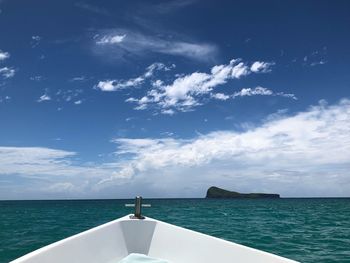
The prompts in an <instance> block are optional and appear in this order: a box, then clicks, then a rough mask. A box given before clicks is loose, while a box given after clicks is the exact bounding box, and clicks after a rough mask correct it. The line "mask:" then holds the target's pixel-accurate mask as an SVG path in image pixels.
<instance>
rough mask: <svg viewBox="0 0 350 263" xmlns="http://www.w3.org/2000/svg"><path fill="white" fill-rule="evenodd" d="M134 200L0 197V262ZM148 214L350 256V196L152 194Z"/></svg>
mask: <svg viewBox="0 0 350 263" xmlns="http://www.w3.org/2000/svg"><path fill="white" fill-rule="evenodd" d="M132 202H133V200H84V201H81V200H70V201H0V262H8V261H10V260H13V259H15V258H17V257H19V256H22V255H24V254H26V253H28V252H31V251H32V250H34V249H37V248H40V247H42V246H45V245H47V244H50V243H52V242H54V241H57V240H60V239H62V238H65V237H68V236H71V235H73V234H77V233H79V232H81V231H84V230H87V229H89V228H92V227H95V226H98V225H100V224H103V223H106V222H108V221H110V220H113V219H116V218H119V217H121V216H124V215H126V214H129V213H132V212H133V208H128V207H125V206H124V204H125V203H132ZM144 203H150V204H151V205H152V207H151V208H144V209H143V212H144V214H145V215H146V216H149V217H153V218H156V219H159V220H162V221H165V222H168V223H171V224H175V225H178V226H182V227H185V228H189V229H192V230H195V231H199V232H202V233H205V234H209V235H212V236H216V237H219V238H223V239H227V240H230V241H233V242H237V243H240V244H243V245H247V246H250V247H254V248H257V249H261V250H264V251H267V252H271V253H274V254H277V255H280V256H284V257H288V258H291V259H294V260H297V261H300V262H305V263H308V262H309V263H311V262H313V263H314V262H318V263H320V262H327V263H330V262H348V263H349V262H350V199H280V200H273V199H260V200H206V199H150V200H144Z"/></svg>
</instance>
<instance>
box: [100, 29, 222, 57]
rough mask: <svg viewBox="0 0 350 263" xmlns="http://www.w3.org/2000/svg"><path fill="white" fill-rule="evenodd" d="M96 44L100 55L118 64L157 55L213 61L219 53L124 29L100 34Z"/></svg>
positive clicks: (204, 45) (208, 46)
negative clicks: (136, 57) (131, 58)
mask: <svg viewBox="0 0 350 263" xmlns="http://www.w3.org/2000/svg"><path fill="white" fill-rule="evenodd" d="M94 43H95V45H94V51H95V52H96V53H97V54H100V55H104V56H109V57H113V56H114V57H115V58H117V59H119V60H120V59H125V58H126V57H132V56H145V55H148V54H149V53H158V54H167V55H176V56H182V57H186V58H189V59H194V60H200V61H210V60H212V59H213V58H214V57H215V55H216V53H217V48H216V46H214V45H211V44H207V43H196V42H189V41H183V40H176V39H174V37H173V36H172V37H165V36H159V35H145V34H142V33H139V32H135V31H131V30H124V29H115V30H104V31H101V32H100V33H99V34H97V35H95V37H94Z"/></svg>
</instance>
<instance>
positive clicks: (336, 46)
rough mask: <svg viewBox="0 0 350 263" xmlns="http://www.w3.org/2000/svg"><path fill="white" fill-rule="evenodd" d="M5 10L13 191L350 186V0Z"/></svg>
mask: <svg viewBox="0 0 350 263" xmlns="http://www.w3.org/2000/svg"><path fill="white" fill-rule="evenodd" d="M0 10H1V11H0V32H1V37H0V199H54V198H124V197H133V196H135V195H136V194H142V195H144V196H146V197H202V196H204V195H205V191H206V189H207V188H208V187H209V186H211V185H217V186H221V187H225V188H228V189H232V190H237V191H241V192H255V191H257V192H276V193H280V194H281V195H282V196H286V197H287V196H288V197H298V196H349V195H350V175H349V173H348V171H349V168H350V157H349V156H350V124H349V123H350V101H349V99H350V98H349V97H350V96H349V95H350V94H349V84H350V74H349V73H350V72H349V61H350V52H349V47H350V34H349V26H350V17H349V15H348V14H349V12H350V4H349V2H348V1H336V2H334V1H303V2H301V1H283V2H281V1H272V0H270V1H237V2H232V1H220V3H217V2H216V3H214V2H213V1H196V0H183V1H103V2H101V1H87V0H85V1H56V2H54V1H50V2H48V1H17V0H12V1H6V0H5V1H4V0H2V1H0Z"/></svg>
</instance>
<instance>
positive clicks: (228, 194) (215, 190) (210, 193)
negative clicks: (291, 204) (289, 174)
mask: <svg viewBox="0 0 350 263" xmlns="http://www.w3.org/2000/svg"><path fill="white" fill-rule="evenodd" d="M205 198H280V195H279V194H262V193H250V194H241V193H238V192H233V191H228V190H225V189H222V188H219V187H215V186H212V187H210V188H209V189H208V190H207V195H206V197H205Z"/></svg>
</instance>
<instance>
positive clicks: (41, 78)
mask: <svg viewBox="0 0 350 263" xmlns="http://www.w3.org/2000/svg"><path fill="white" fill-rule="evenodd" d="M29 79H30V80H32V81H42V80H43V79H44V77H43V76H39V75H37V76H31V77H30V78H29Z"/></svg>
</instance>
